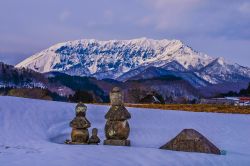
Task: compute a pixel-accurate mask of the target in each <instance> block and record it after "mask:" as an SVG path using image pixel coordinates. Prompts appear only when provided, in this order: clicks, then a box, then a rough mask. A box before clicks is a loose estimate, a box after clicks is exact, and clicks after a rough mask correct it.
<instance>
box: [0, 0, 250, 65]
mask: <svg viewBox="0 0 250 166" xmlns="http://www.w3.org/2000/svg"><path fill="white" fill-rule="evenodd" d="M139 37H147V38H153V39H179V40H182V41H183V42H184V43H186V44H187V45H189V46H191V47H192V48H193V49H195V50H197V51H201V52H203V53H206V54H208V55H211V56H214V57H217V56H222V57H224V58H225V59H227V60H229V61H232V62H236V63H239V64H241V65H245V66H250V0H0V61H4V62H6V63H10V64H16V63H18V62H20V61H21V60H23V59H24V58H26V57H28V56H31V55H32V54H34V53H36V52H39V51H41V50H42V49H45V48H48V47H49V46H51V45H53V44H56V43H59V42H64V41H68V40H76V39H84V38H95V39H100V40H110V39H132V38H139Z"/></svg>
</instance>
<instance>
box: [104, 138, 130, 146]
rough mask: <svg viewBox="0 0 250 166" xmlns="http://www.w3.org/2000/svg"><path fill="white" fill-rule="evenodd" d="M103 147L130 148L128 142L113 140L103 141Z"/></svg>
mask: <svg viewBox="0 0 250 166" xmlns="http://www.w3.org/2000/svg"><path fill="white" fill-rule="evenodd" d="M103 144H104V145H114V146H130V140H115V139H109V140H104V143H103Z"/></svg>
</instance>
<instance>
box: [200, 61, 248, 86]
mask: <svg viewBox="0 0 250 166" xmlns="http://www.w3.org/2000/svg"><path fill="white" fill-rule="evenodd" d="M196 73H197V75H199V76H200V77H201V78H203V79H205V80H208V81H209V82H210V83H214V84H215V83H223V82H225V81H226V82H240V81H244V80H248V81H250V68H247V67H243V66H240V65H238V64H230V63H227V62H226V61H225V60H224V59H223V58H217V59H215V60H214V61H213V62H211V63H210V64H209V65H207V66H205V67H204V68H201V69H200V70H199V71H198V72H196Z"/></svg>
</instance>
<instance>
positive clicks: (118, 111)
mask: <svg viewBox="0 0 250 166" xmlns="http://www.w3.org/2000/svg"><path fill="white" fill-rule="evenodd" d="M110 101H111V108H110V109H109V111H108V112H107V114H106V115H105V118H106V119H107V122H106V125H105V135H106V138H107V140H105V141H104V144H105V145H123V146H129V145H130V141H129V140H127V138H128V136H129V132H130V127H129V124H128V121H127V119H130V118H131V115H130V113H129V112H128V110H127V109H126V108H125V107H124V103H123V95H122V93H121V91H120V89H119V88H117V87H115V88H113V89H112V91H111V92H110Z"/></svg>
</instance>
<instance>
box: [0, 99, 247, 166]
mask: <svg viewBox="0 0 250 166" xmlns="http://www.w3.org/2000/svg"><path fill="white" fill-rule="evenodd" d="M74 107H75V104H70V103H62V102H51V101H41V100H32V99H22V98H15V97H0V166H71V165H72V166H75V165H77V166H88V165H95V166H97V165H100V166H104V165H105V166H106V165H109V166H118V165H119V166H126V165H131V166H137V165H143V166H147V165H149V166H152V165H155V166H161V165H162V166H249V165H250V139H249V138H250V116H249V115H231V114H215V113H191V112H181V111H161V110H150V109H148V110H146V109H140V108H128V110H129V111H130V113H131V115H132V119H131V120H130V121H129V123H130V127H131V133H130V140H131V141H132V146H131V147H115V146H103V145H98V146H94V145H82V146H80V145H64V144H62V143H63V141H64V140H65V139H68V138H69V137H70V130H71V129H70V128H69V125H68V124H69V122H70V120H71V119H73V117H74ZM108 108H109V107H108V106H97V105H88V112H87V118H88V119H89V120H90V122H91V124H92V127H96V128H98V129H99V136H100V138H101V139H102V140H104V138H105V137H104V131H103V128H104V125H105V119H104V114H105V113H106V112H107V110H108ZM92 127H91V128H92ZM184 128H194V129H196V130H198V131H199V132H201V133H202V134H203V135H205V136H206V137H207V138H208V139H209V140H210V141H212V142H213V143H214V144H215V145H217V146H218V147H219V148H220V149H222V150H226V151H227V154H226V155H219V156H218V155H209V154H201V153H186V152H175V151H165V150H159V149H158V147H160V146H161V145H163V144H165V143H166V142H167V141H169V140H170V139H171V138H173V137H175V136H176V135H177V134H178V133H179V132H180V131H181V130H182V129H184Z"/></svg>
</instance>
